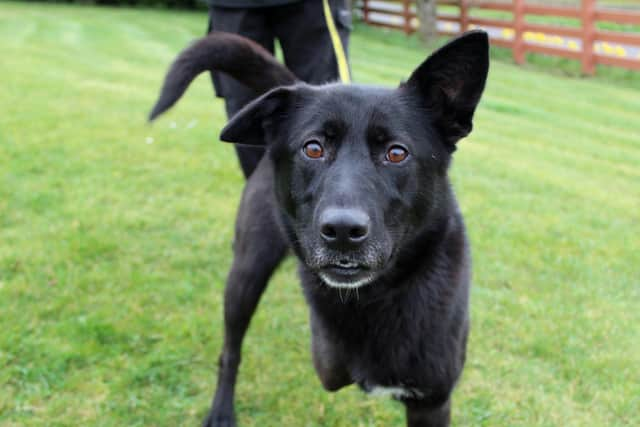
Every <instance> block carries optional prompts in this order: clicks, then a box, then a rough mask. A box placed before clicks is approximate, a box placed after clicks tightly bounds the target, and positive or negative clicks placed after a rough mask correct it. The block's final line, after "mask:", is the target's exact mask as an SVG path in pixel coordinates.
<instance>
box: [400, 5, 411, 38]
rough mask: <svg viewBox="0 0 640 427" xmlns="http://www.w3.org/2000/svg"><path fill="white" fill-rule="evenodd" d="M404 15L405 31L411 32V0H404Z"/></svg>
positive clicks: (406, 32)
mask: <svg viewBox="0 0 640 427" xmlns="http://www.w3.org/2000/svg"><path fill="white" fill-rule="evenodd" d="M402 17H403V18H404V33H405V34H411V33H412V31H411V30H412V28H411V9H410V8H409V0H402Z"/></svg>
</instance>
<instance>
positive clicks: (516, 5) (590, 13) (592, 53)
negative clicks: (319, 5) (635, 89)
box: [360, 0, 640, 75]
mask: <svg viewBox="0 0 640 427" xmlns="http://www.w3.org/2000/svg"><path fill="white" fill-rule="evenodd" d="M437 4H438V32H439V33H440V34H448V35H452V34H459V33H461V32H464V31H467V30H469V29H473V28H482V29H485V30H487V32H488V33H489V37H490V39H491V42H492V44H494V45H498V46H503V47H507V48H510V49H511V50H512V52H513V58H514V60H515V62H516V63H518V64H522V63H524V62H525V54H526V53H527V52H536V53H542V54H547V55H554V56H561V57H564V58H570V59H575V60H578V61H581V63H582V71H583V73H585V74H589V75H592V74H594V73H595V70H596V65H597V64H606V65H613V66H618V67H625V68H629V69H633V70H640V13H638V12H632V11H626V10H614V9H604V8H599V7H597V6H596V0H581V5H580V6H576V7H568V6H543V5H540V4H531V3H527V2H526V0H507V1H502V2H499V1H487V0H437ZM476 11H494V12H489V13H482V12H481V14H484V15H485V16H486V15H489V16H491V15H497V16H498V17H497V18H493V17H478V16H474V15H475V14H476V13H477V12H476ZM360 13H361V17H362V19H363V20H364V21H365V22H367V23H369V24H372V25H378V26H383V27H388V28H396V29H401V30H403V31H404V32H405V33H407V34H411V33H412V32H414V31H415V30H416V28H417V26H418V25H419V23H418V21H417V18H416V12H415V6H414V1H411V0H360ZM506 14H510V15H511V16H510V19H509V18H507V19H504V18H503V16H504V15H506ZM532 17H533V18H534V21H538V22H540V21H541V19H537V20H536V19H535V17H550V19H549V20H550V21H551V22H553V21H554V19H555V20H557V18H560V19H561V20H566V21H567V22H568V23H569V25H550V24H546V23H545V24H542V23H534V22H531V19H528V18H532ZM498 18H500V19H498ZM542 21H544V19H543V20H542ZM572 22H573V23H576V24H577V25H575V24H574V25H573V26H570V25H571V23H572ZM607 23H608V24H607ZM611 24H618V25H613V27H614V28H616V31H611V30H604V29H603V27H606V26H607V25H608V26H609V27H612V25H611ZM635 26H637V27H635ZM618 28H624V30H623V31H620V30H618ZM629 28H631V29H633V31H627V29H629Z"/></svg>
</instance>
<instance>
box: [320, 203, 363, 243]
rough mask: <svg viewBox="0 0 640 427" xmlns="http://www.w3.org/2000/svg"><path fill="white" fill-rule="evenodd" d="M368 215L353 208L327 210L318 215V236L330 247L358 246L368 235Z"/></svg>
mask: <svg viewBox="0 0 640 427" xmlns="http://www.w3.org/2000/svg"><path fill="white" fill-rule="evenodd" d="M370 223H371V220H370V218H369V215H367V214H366V213H365V212H363V211H362V210H360V209H354V208H327V209H325V210H324V211H323V212H322V213H321V214H320V235H321V236H322V238H323V239H324V240H325V241H326V242H327V243H329V244H331V245H336V246H343V245H359V244H361V243H362V242H364V241H365V240H366V239H367V236H368V235H369V225H370Z"/></svg>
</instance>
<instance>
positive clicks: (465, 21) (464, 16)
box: [460, 0, 469, 33]
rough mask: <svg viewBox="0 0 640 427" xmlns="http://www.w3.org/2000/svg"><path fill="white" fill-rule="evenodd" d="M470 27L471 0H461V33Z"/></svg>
mask: <svg viewBox="0 0 640 427" xmlns="http://www.w3.org/2000/svg"><path fill="white" fill-rule="evenodd" d="M468 29H469V0H460V33H464V32H465V31H467V30H468Z"/></svg>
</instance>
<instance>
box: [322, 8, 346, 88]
mask: <svg viewBox="0 0 640 427" xmlns="http://www.w3.org/2000/svg"><path fill="white" fill-rule="evenodd" d="M322 8H323V10H324V20H325V21H326V22H327V28H328V29H329V35H330V36H331V44H332V45H333V51H334V52H335V54H336V59H337V61H338V74H339V75H340V80H342V83H351V74H350V73H349V63H348V62H347V55H345V54H344V48H343V47H342V40H340V35H339V34H338V30H337V29H336V23H335V22H333V14H332V13H331V8H330V7H329V0H322Z"/></svg>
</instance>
